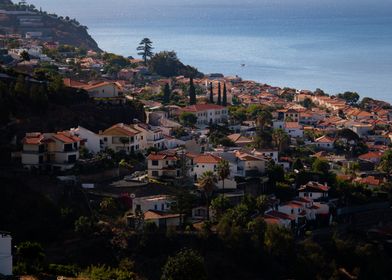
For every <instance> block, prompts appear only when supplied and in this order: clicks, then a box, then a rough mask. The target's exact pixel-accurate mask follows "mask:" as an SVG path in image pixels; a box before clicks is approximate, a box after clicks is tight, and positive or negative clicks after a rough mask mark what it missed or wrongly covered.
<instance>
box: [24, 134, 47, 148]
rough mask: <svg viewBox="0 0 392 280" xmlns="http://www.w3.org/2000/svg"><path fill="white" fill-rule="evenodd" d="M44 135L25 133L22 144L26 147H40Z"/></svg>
mask: <svg viewBox="0 0 392 280" xmlns="http://www.w3.org/2000/svg"><path fill="white" fill-rule="evenodd" d="M43 140H44V135H43V134H42V133H39V132H37V133H27V134H26V136H25V138H23V144H26V145H40V144H42V143H43Z"/></svg>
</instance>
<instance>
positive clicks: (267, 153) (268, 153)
mask: <svg viewBox="0 0 392 280" xmlns="http://www.w3.org/2000/svg"><path fill="white" fill-rule="evenodd" d="M253 154H254V155H255V156H264V157H265V158H269V159H272V160H273V161H274V162H275V163H278V162H279V151H278V150H268V149H267V150H266V149H262V150H254V151H253Z"/></svg>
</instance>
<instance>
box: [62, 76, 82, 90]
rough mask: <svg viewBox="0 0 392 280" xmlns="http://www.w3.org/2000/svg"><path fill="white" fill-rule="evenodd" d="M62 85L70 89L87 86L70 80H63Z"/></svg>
mask: <svg viewBox="0 0 392 280" xmlns="http://www.w3.org/2000/svg"><path fill="white" fill-rule="evenodd" d="M63 83H64V85H65V86H66V87H72V88H84V87H86V86H87V84H85V83H82V82H79V81H76V80H72V79H70V78H64V79H63Z"/></svg>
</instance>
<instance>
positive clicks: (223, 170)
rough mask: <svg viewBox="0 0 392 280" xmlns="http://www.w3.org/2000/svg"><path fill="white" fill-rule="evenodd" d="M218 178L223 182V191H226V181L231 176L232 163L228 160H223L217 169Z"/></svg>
mask: <svg viewBox="0 0 392 280" xmlns="http://www.w3.org/2000/svg"><path fill="white" fill-rule="evenodd" d="M217 173H218V177H219V179H220V180H222V190H223V192H224V190H225V180H226V179H227V177H229V175H230V163H229V162H228V161H227V160H221V161H220V162H219V163H218V168H217Z"/></svg>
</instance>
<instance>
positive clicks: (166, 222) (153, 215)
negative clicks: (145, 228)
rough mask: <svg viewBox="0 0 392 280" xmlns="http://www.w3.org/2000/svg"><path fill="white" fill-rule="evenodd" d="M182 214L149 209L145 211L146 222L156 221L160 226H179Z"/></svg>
mask: <svg viewBox="0 0 392 280" xmlns="http://www.w3.org/2000/svg"><path fill="white" fill-rule="evenodd" d="M181 216H182V215H181V214H172V213H167V212H163V211H156V210H149V211H147V212H145V213H144V222H150V223H154V224H155V225H156V226H157V227H158V228H167V227H178V226H180V225H181Z"/></svg>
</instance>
